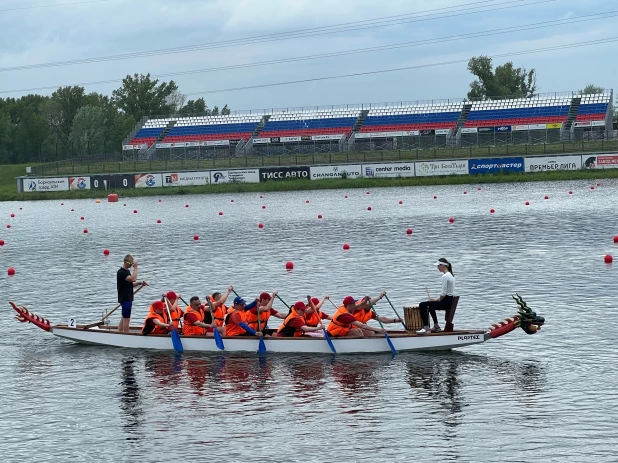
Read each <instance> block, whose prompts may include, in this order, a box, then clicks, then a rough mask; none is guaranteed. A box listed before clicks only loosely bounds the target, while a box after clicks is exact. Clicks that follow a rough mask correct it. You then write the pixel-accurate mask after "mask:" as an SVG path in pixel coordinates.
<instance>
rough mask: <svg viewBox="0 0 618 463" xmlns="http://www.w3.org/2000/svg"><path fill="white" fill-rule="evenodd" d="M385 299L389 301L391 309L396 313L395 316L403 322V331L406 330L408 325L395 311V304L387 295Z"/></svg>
mask: <svg viewBox="0 0 618 463" xmlns="http://www.w3.org/2000/svg"><path fill="white" fill-rule="evenodd" d="M384 297H385V298H386V300H387V301H388V303H389V304H390V305H391V307H392V308H393V311H394V312H395V315H397V318H398V319H399V320H401V324H402V325H403V329H404V330H405V329H406V324H405V323H404V322H403V318H401V317H400V316H399V314H398V313H397V310H396V309H395V306H394V305H393V303H392V302H391V300H390V299H389V298H388V296H387V295H386V294H385V295H384Z"/></svg>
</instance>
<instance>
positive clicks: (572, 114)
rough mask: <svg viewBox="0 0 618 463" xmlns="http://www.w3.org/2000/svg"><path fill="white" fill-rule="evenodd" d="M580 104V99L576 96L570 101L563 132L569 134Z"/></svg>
mask: <svg viewBox="0 0 618 463" xmlns="http://www.w3.org/2000/svg"><path fill="white" fill-rule="evenodd" d="M581 102H582V97H581V96H577V97H573V99H572V100H571V107H570V108H569V114H568V115H567V120H566V124H565V127H564V130H565V132H570V131H571V127H573V122H575V119H577V114H578V113H579V105H580V104H581Z"/></svg>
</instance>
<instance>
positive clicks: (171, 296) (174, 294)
mask: <svg viewBox="0 0 618 463" xmlns="http://www.w3.org/2000/svg"><path fill="white" fill-rule="evenodd" d="M165 297H167V298H168V299H174V300H176V299H178V296H176V293H175V292H174V291H168V293H167V294H166V295H165Z"/></svg>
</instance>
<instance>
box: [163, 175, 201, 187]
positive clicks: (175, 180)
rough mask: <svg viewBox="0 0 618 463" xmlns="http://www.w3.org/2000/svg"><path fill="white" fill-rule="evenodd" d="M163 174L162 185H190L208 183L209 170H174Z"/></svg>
mask: <svg viewBox="0 0 618 463" xmlns="http://www.w3.org/2000/svg"><path fill="white" fill-rule="evenodd" d="M162 175H163V186H192V185H208V184H210V172H175V173H167V174H162Z"/></svg>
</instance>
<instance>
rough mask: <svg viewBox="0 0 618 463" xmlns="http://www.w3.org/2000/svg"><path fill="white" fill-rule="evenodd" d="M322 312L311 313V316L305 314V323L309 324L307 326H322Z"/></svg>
mask: <svg viewBox="0 0 618 463" xmlns="http://www.w3.org/2000/svg"><path fill="white" fill-rule="evenodd" d="M321 313H322V312H320V313H318V312H315V311H314V312H311V313H310V314H305V321H306V322H307V326H318V325H319V324H320V320H322V318H321V317H320V314H321Z"/></svg>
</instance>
